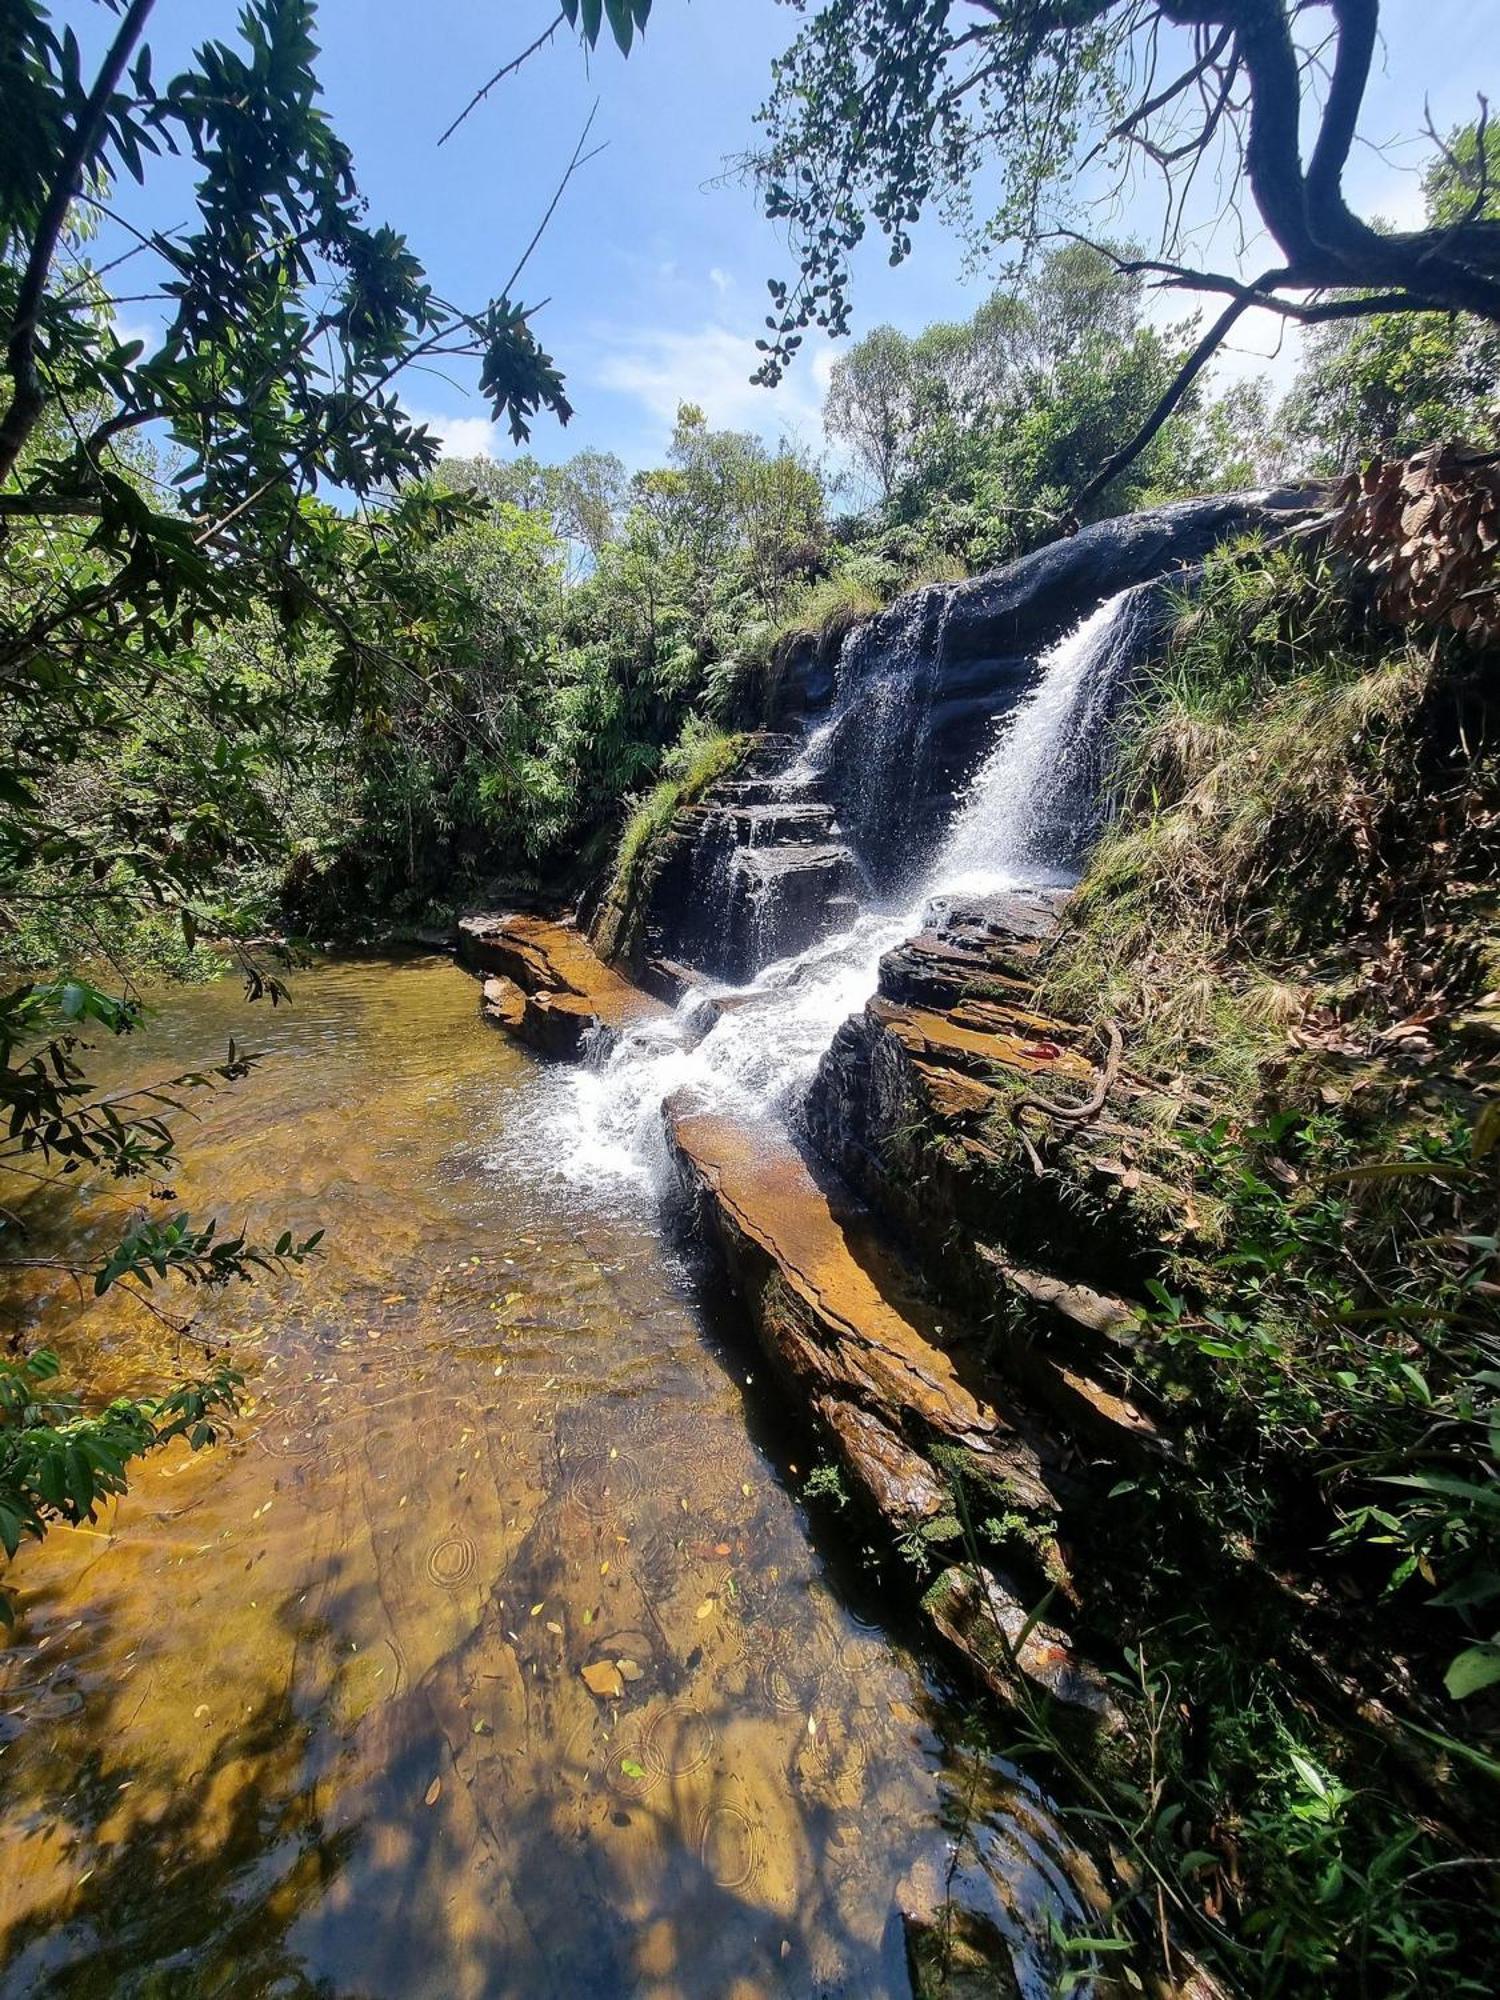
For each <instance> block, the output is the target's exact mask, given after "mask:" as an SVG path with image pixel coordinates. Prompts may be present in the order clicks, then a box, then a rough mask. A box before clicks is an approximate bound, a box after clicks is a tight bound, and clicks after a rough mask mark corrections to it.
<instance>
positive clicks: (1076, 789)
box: [928, 586, 1151, 895]
mask: <svg viewBox="0 0 1500 2000" xmlns="http://www.w3.org/2000/svg"><path fill="white" fill-rule="evenodd" d="M1150 598H1151V593H1150V590H1149V588H1145V587H1140V586H1138V587H1137V588H1135V589H1133V590H1122V591H1120V592H1118V593H1117V594H1116V595H1115V596H1114V597H1111V598H1107V599H1106V600H1105V602H1104V603H1103V604H1101V605H1100V606H1099V608H1098V610H1097V611H1092V612H1090V613H1089V615H1088V617H1087V618H1085V619H1084V620H1083V621H1082V622H1081V623H1080V624H1078V625H1076V626H1075V627H1074V628H1073V630H1072V631H1071V632H1069V633H1068V634H1067V635H1066V636H1065V637H1064V638H1062V639H1060V640H1059V641H1058V642H1057V644H1056V645H1055V646H1053V647H1052V648H1051V650H1050V651H1049V652H1047V653H1046V654H1045V655H1044V656H1043V658H1042V659H1041V661H1040V662H1039V665H1038V673H1037V680H1036V685H1035V686H1034V687H1033V688H1032V690H1031V692H1030V694H1029V695H1028V696H1027V698H1026V699H1025V700H1024V701H1022V702H1021V703H1020V704H1019V705H1018V706H1017V707H1016V708H1014V709H1012V710H1011V712H1010V714H1009V715H1007V716H1005V717H1004V718H1003V719H1002V721H1001V723H1000V725H999V728H998V730H997V732H996V735H995V740H994V742H993V744H992V745H991V747H990V750H989V753H988V755H987V756H986V757H985V760H984V762H983V763H982V764H981V765H980V767H979V769H978V771H977V772H976V773H975V775H974V778H973V781H972V783H971V784H970V785H969V787H968V790H967V791H966V792H965V794H964V797H963V800H962V803H961V805H960V808H959V811H958V815H957V817H956V818H955V820H954V822H953V824H952V826H951V827H950V828H949V831H948V837H947V839H946V840H945V841H944V843H943V845H942V847H941V848H940V850H939V852H938V855H937V859H936V861H935V862H934V864H933V867H932V869H931V870H930V872H929V877H928V893H929V895H938V894H947V895H951V894H955V893H957V894H960V895H984V894H987V893H990V892H993V891H995V890H999V889H1010V888H1015V887H1016V886H1017V885H1018V884H1021V883H1024V884H1025V885H1026V886H1027V887H1029V888H1039V887H1044V886H1049V885H1052V884H1058V883H1066V882H1071V881H1074V880H1076V879H1077V874H1078V865H1079V863H1080V861H1081V859H1082V849H1083V847H1084V845H1085V844H1086V841H1087V837H1088V835H1089V834H1090V833H1091V832H1092V831H1093V829H1094V821H1095V813H1096V801H1097V796H1098V784H1099V776H1100V768H1099V767H1100V753H1101V749H1102V745H1103V742H1104V736H1105V730H1106V727H1107V723H1108V719H1109V715H1110V711H1111V709H1112V706H1113V704H1114V701H1115V699H1116V697H1117V695H1118V692H1119V688H1120V684H1121V681H1122V679H1123V677H1124V675H1125V674H1126V673H1127V672H1128V671H1129V669H1130V667H1131V666H1132V665H1134V663H1135V661H1136V660H1137V658H1138V657H1139V646H1140V641H1141V637H1142V632H1143V628H1144V627H1147V626H1149V624H1150V622H1151V615H1150Z"/></svg>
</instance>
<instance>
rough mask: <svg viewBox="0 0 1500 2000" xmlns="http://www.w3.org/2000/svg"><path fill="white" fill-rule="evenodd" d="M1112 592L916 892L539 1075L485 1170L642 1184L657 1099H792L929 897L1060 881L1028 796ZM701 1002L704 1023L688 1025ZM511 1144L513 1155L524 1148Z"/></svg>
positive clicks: (1041, 773)
mask: <svg viewBox="0 0 1500 2000" xmlns="http://www.w3.org/2000/svg"><path fill="white" fill-rule="evenodd" d="M1134 595H1135V593H1133V592H1129V591H1122V592H1121V593H1120V594H1119V595H1118V596H1116V597H1112V598H1110V599H1109V600H1108V601H1107V602H1106V603H1104V604H1101V605H1100V606H1099V608H1098V610H1097V611H1094V612H1092V613H1091V614H1090V615H1089V616H1088V617H1087V618H1085V619H1084V620H1083V621H1082V623H1081V624H1079V625H1078V626H1077V627H1076V628H1075V629H1074V630H1073V631H1072V632H1070V633H1068V635H1067V636H1066V637H1065V638H1063V639H1060V640H1059V641H1058V642H1057V644H1056V645H1054V646H1052V647H1051V648H1050V649H1049V650H1048V651H1047V652H1046V653H1045V654H1044V655H1043V656H1042V658H1041V660H1040V661H1039V662H1038V673H1037V679H1036V683H1035V685H1034V687H1033V688H1032V690H1031V691H1030V693H1029V694H1028V695H1027V696H1026V697H1025V699H1024V700H1023V701H1022V702H1020V703H1019V704H1018V705H1017V707H1016V708H1015V709H1013V710H1012V711H1011V713H1010V715H1009V716H1007V717H1006V718H1005V719H1004V720H1003V722H1002V723H1001V725H1000V730H999V733H998V735H997V737H996V740H995V743H994V745H993V746H992V748H991V749H990V751H989V753H988V755H987V756H986V758H985V760H984V762H983V764H982V765H981V766H980V768H979V771H978V773H977V775H976V776H975V779H974V781H973V783H972V784H971V785H970V786H969V788H968V790H967V792H966V793H965V795H964V798H963V802H962V805H961V806H960V809H959V812H958V814H957V817H956V818H955V820H954V822H953V824H952V826H951V828H950V829H949V832H948V836H947V838H946V840H945V841H944V843H943V845H942V848H941V849H940V851H939V853H938V855H937V857H936V859H935V860H934V862H933V865H932V867H931V869H930V870H929V871H928V876H927V880H926V882H925V884H924V885H923V888H922V891H921V893H920V896H919V897H918V898H917V900H916V901H915V902H913V903H911V904H909V905H907V906H906V907H904V908H901V909H890V908H886V909H872V910H866V911H863V912H862V913H861V914H860V916H859V917H858V918H856V920H855V921H854V923H853V924H851V925H850V926H849V928H848V929H847V930H845V931H842V932H840V933H839V934H838V935H837V936H835V937H830V938H825V939H824V940H823V941H822V942H821V943H820V944H816V945H813V946H812V947H811V948H810V949H809V950H807V951H804V952H801V953H799V954H798V955H797V956H796V957H795V958H788V959H783V960H781V961H780V962H779V963H778V964H775V965H768V966H767V967H766V968H765V969H764V970H763V971H762V972H761V973H760V974H759V975H758V976H757V978H756V979H755V980H754V981H753V982H752V983H751V984H750V985H748V986H744V987H718V988H714V989H713V990H712V993H711V995H710V996H709V998H705V996H703V995H700V994H693V995H690V996H689V997H688V998H687V999H685V1000H684V1001H683V1003H682V1005H681V1006H679V1008H678V1009H677V1011H676V1013H675V1014H674V1015H673V1016H672V1017H671V1018H670V1019H669V1020H667V1021H664V1022H658V1023H654V1024H653V1025H651V1026H650V1027H648V1028H645V1029H641V1030H638V1031H636V1032H635V1033H632V1034H631V1035H628V1036H626V1037H625V1038H624V1039H622V1040H621V1041H619V1042H617V1043H616V1044H615V1045H614V1047H613V1048H611V1049H609V1050H608V1051H607V1052H606V1053H604V1054H603V1055H602V1057H601V1059H600V1060H599V1061H598V1062H597V1063H595V1064H591V1065H589V1066H587V1067H583V1068H578V1069H563V1068H558V1069H555V1070H553V1071H551V1072H550V1073H549V1077H548V1085H547V1089H546V1091H545V1092H544V1093H542V1099H541V1101H540V1102H539V1103H538V1105H537V1113H538V1122H537V1123H536V1124H534V1125H533V1124H530V1123H528V1124H523V1125H521V1126H519V1127H513V1128H512V1129H511V1130H510V1131H509V1132H508V1134H507V1139H506V1144H505V1149H504V1152H503V1154H499V1155H496V1156H495V1157H494V1159H493V1161H492V1164H494V1165H496V1166H502V1165H503V1166H510V1167H522V1166H524V1168H525V1169H526V1171H527V1172H528V1173H535V1172H536V1170H537V1168H538V1165H539V1163H541V1162H546V1163H547V1164H549V1165H550V1167H551V1169H552V1170H553V1171H554V1172H556V1173H557V1174H558V1175H559V1176H560V1177H562V1178H564V1179H566V1180H568V1181H569V1182H573V1183H576V1184H578V1185H580V1186H583V1187H592V1188H602V1189H612V1190H614V1191H616V1192H618V1191H620V1190H621V1189H622V1188H625V1187H631V1186H633V1187H635V1188H636V1189H638V1190H639V1191H641V1192H642V1193H643V1194H649V1193H650V1191H651V1190H652V1188H653V1187H654V1185H655V1182H656V1177H657V1171H658V1168H659V1166H660V1164H661V1163H662V1161H663V1160H664V1157H665V1149H664V1143H663V1137H662V1121H661V1107H662V1105H663V1103H664V1102H665V1101H666V1099H667V1098H669V1097H671V1096H673V1095H675V1094H676V1093H678V1092H680V1091H689V1092H691V1093H692V1094H693V1095H694V1096H695V1097H697V1098H699V1099H701V1100H702V1101H703V1103H704V1104H706V1105H708V1106H710V1107H712V1108H713V1109H714V1110H716V1111H723V1112H725V1113H727V1114H729V1115H731V1116H733V1117H736V1118H739V1119H742V1120H744V1121H746V1122H747V1123H754V1122H755V1121H757V1120H764V1119H776V1118H781V1117H784V1116H786V1115H787V1114H788V1112H789V1111H790V1109H791V1108H792V1107H793V1106H795V1104H796V1103H797V1102H798V1101H799V1100H800V1098H801V1096H802V1094H803V1093H804V1092H805V1091H806V1089H807V1086H808V1084H809V1083H810V1082H811V1080H812V1076H813V1073H814V1071H815V1070H816V1068H817V1065H818V1062H819V1059H820V1058H821V1056H822V1054H823V1052H824V1050H825V1049H826V1048H827V1046H828V1044H829V1041H830V1040H831V1039H832V1036H833V1033H834V1031H835V1029H836V1028H837V1027H838V1025H839V1023H840V1022H841V1021H843V1020H844V1019H846V1018H847V1016H848V1015H850V1014H851V1013H853V1012H855V1011H856V1010H857V1009H858V1008H859V1007H861V1006H863V1004H864V1002H865V1001H866V1000H867V999H868V998H869V996H870V994H871V993H872V992H873V991H874V988H875V982H876V976H877V973H878V970H879V966H880V960H881V958H882V957H883V956H884V954H885V953H886V952H887V951H889V950H891V949H892V947H893V946H895V945H897V944H899V943H900V942H901V941H902V939H903V938H907V937H910V936H911V935H912V934H913V933H914V932H916V931H917V930H919V929H920V928H921V926H922V921H923V914H924V911H925V910H926V909H927V907H928V906H929V904H930V903H932V902H933V901H934V900H941V899H947V898H949V897H951V896H952V895H953V894H955V893H957V894H959V895H973V894H991V893H995V892H998V891H1000V890H1004V889H1009V888H1016V887H1020V886H1022V885H1027V886H1030V885H1034V884H1037V883H1043V882H1056V881H1058V880H1060V879H1063V874H1064V868H1065V864H1064V863H1063V862H1062V861H1061V860H1060V859H1058V858H1056V857H1053V858H1051V859H1049V858H1048V856H1047V855H1046V854H1045V853H1039V852H1038V851H1037V850H1038V848H1039V846H1041V845H1044V844H1045V843H1044V842H1043V841H1041V839H1040V837H1039V829H1040V828H1041V827H1042V824H1043V819H1044V815H1042V814H1040V813H1039V810H1038V808H1039V805H1040V804H1041V802H1043V801H1044V800H1045V799H1046V797H1047V795H1048V793H1049V791H1050V789H1051V788H1052V787H1053V786H1054V784H1055V783H1057V782H1058V781H1059V776H1060V773H1062V772H1063V770H1064V768H1065V766H1066V764H1067V761H1068V757H1069V751H1070V746H1071V745H1072V742H1073V738H1074V736H1075V734H1076V732H1077V730H1078V728H1079V726H1080V717H1082V722H1083V725H1084V726H1088V724H1089V723H1090V722H1091V720H1092V719H1093V713H1094V706H1095V705H1094V703H1093V702H1091V701H1090V699H1089V693H1090V689H1091V688H1092V687H1093V686H1094V685H1095V683H1096V682H1097V681H1099V680H1100V679H1101V678H1102V677H1106V676H1111V675H1112V674H1113V671H1114V669H1115V667H1116V665H1117V663H1118V661H1119V658H1120V656H1121V653H1122V650H1123V648H1124V647H1125V645H1126V643H1127V640H1128V633H1129V630H1130V629H1131V628H1132V626H1133V613H1132V611H1131V608H1130V601H1131V599H1132V597H1133V596H1134ZM710 1000H711V1001H712V1003H713V1007H715V1008H716V1009H717V1013H716V1018H715V1019H714V1020H713V1024H712V1026H710V1027H709V1029H708V1031H707V1032H706V1033H703V1032H702V1031H701V1030H702V1020H703V1015H704V1013H705V1011H711V1008H710ZM523 1155H524V1158H523Z"/></svg>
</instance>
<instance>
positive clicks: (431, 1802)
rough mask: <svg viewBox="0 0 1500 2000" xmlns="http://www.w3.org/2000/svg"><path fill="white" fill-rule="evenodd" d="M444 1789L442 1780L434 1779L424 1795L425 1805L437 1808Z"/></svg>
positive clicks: (423, 1801)
mask: <svg viewBox="0 0 1500 2000" xmlns="http://www.w3.org/2000/svg"><path fill="white" fill-rule="evenodd" d="M442 1789H443V1781H442V1779H441V1778H434V1779H433V1781H432V1783H431V1784H430V1785H429V1786H428V1787H427V1789H426V1791H425V1792H424V1793H423V1794H422V1803H423V1805H424V1806H435V1805H436V1804H437V1802H438V1799H439V1797H440V1795H441V1793H442Z"/></svg>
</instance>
